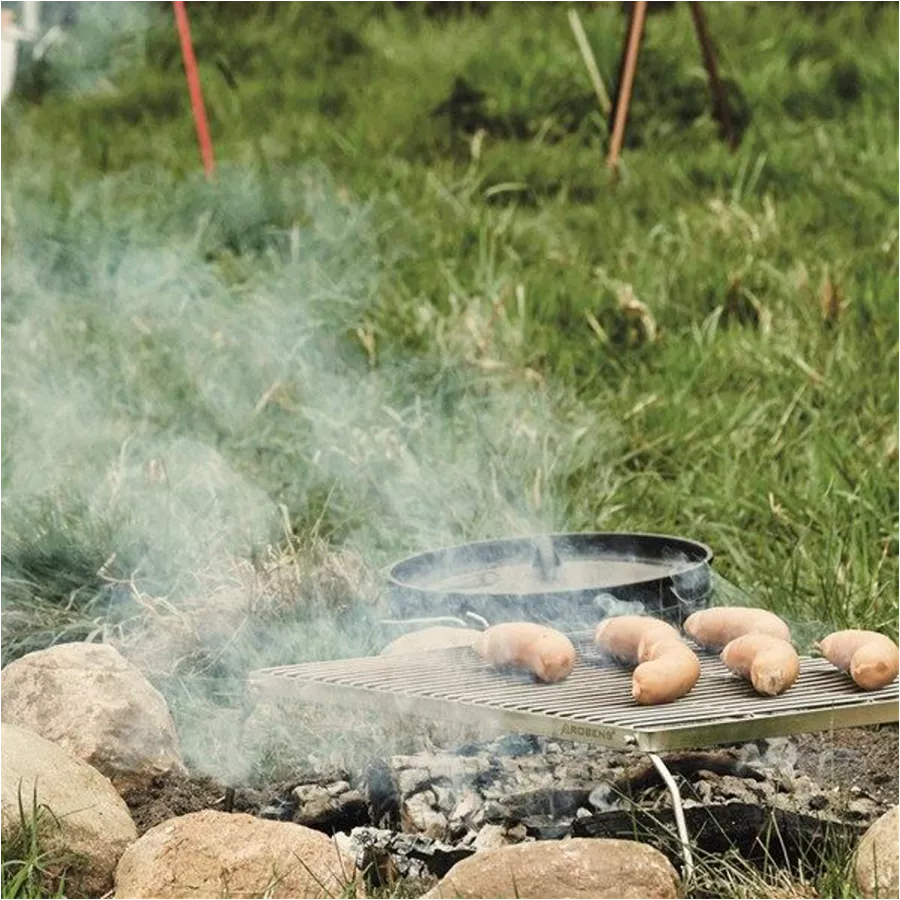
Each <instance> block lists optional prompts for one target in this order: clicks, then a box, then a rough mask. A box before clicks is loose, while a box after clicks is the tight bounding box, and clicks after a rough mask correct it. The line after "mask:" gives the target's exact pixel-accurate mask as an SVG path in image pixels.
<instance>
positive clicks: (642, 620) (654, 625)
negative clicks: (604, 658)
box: [594, 616, 680, 666]
mask: <svg viewBox="0 0 900 900" xmlns="http://www.w3.org/2000/svg"><path fill="white" fill-rule="evenodd" d="M654 637H655V638H656V639H663V638H669V639H674V640H680V635H679V634H678V632H677V631H676V630H675V629H674V628H673V627H672V626H671V625H669V623H668V622H663V621H662V619H654V618H653V617H652V616H610V618H608V619H604V620H603V621H602V622H601V623H600V624H599V625H598V626H597V630H596V632H595V633H594V641H595V643H596V644H597V646H599V647H600V648H601V649H602V650H604V651H606V652H607V653H609V655H610V656H612V657H613V658H614V659H615V660H616V661H617V662H620V663H625V664H626V665H631V666H633V665H634V664H635V663H637V662H638V661H639V658H638V657H639V653H638V651H639V650H640V646H641V641H644V640H646V641H649V640H650V639H651V638H654Z"/></svg>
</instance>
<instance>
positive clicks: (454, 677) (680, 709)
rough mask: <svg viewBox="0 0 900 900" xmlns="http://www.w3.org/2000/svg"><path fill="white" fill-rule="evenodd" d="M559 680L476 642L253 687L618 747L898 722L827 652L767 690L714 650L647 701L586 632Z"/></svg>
mask: <svg viewBox="0 0 900 900" xmlns="http://www.w3.org/2000/svg"><path fill="white" fill-rule="evenodd" d="M574 642H575V644H576V647H577V649H578V664H577V665H576V667H575V670H574V671H573V672H572V674H571V675H570V676H569V677H568V678H567V679H566V680H565V681H563V682H562V683H561V684H536V683H534V682H533V681H532V680H531V679H530V678H527V677H525V676H522V675H519V674H515V673H502V672H497V671H495V670H494V669H493V668H491V667H490V666H489V665H488V664H487V663H484V662H482V661H481V659H480V658H478V656H477V655H476V654H475V652H474V651H473V650H472V649H471V648H455V649H450V650H438V651H431V652H428V653H426V654H422V655H415V654H413V655H409V656H385V657H378V656H376V657H367V658H364V659H344V660H335V661H331V662H317V663H306V664H303V665H294V666H280V667H277V668H272V669H261V670H259V671H257V672H254V673H253V674H252V675H251V684H252V685H253V686H255V687H256V688H258V689H261V690H265V691H266V692H272V693H277V694H279V695H281V696H283V697H286V698H288V699H296V700H299V701H307V702H324V703H333V704H337V705H343V706H357V707H359V706H363V707H367V708H372V707H376V706H377V707H379V708H380V709H382V710H384V711H386V712H388V713H396V714H400V715H418V716H422V717H425V718H430V719H436V720H438V721H448V720H454V721H458V722H464V723H471V724H473V725H483V726H485V727H488V728H494V729H497V730H498V731H519V732H525V733H531V734H543V735H549V736H552V737H557V738H565V739H569V740H579V741H589V742H593V743H600V744H605V745H607V746H611V747H637V748H640V749H642V750H675V749H689V748H701V747H709V746H713V745H715V744H723V743H732V742H742V741H750V740H755V739H757V738H762V737H772V736H774V735H786V734H796V733H798V732H804V731H827V730H831V729H833V728H846V727H850V726H853V725H873V724H877V723H880V722H896V721H897V720H898V704H897V699H898V685H897V682H896V681H895V682H894V683H893V684H891V685H888V686H887V687H886V688H883V689H881V690H879V691H868V692H864V691H861V690H859V689H858V688H857V687H856V686H855V685H854V684H853V682H852V681H851V680H850V678H849V676H847V675H846V674H844V673H841V672H838V671H836V670H835V669H834V668H833V667H832V666H831V665H830V664H829V663H828V662H827V661H825V660H823V659H810V658H808V657H803V658H802V659H801V670H800V671H801V673H800V678H799V680H798V682H797V684H796V685H794V687H793V688H791V689H790V690H789V691H787V692H786V693H785V694H783V695H781V696H780V697H760V696H759V695H758V694H756V693H755V692H754V691H753V689H752V687H750V685H749V684H748V683H747V682H745V681H742V680H740V679H738V678H736V677H735V676H733V675H732V674H731V673H730V672H729V671H728V670H727V669H726V668H725V667H724V665H723V664H722V662H721V661H720V660H719V658H718V657H717V656H713V655H710V654H702V653H701V654H700V659H701V667H702V675H701V678H700V681H699V682H698V683H697V686H696V687H695V688H694V689H693V691H691V693H690V694H688V696H687V697H683V698H682V699H680V700H677V701H675V702H674V703H669V704H665V705H662V706H639V705H638V704H637V703H635V702H634V701H633V700H632V698H631V673H630V672H629V671H628V670H627V669H623V668H621V667H619V666H615V665H612V664H610V663H609V662H608V661H607V660H606V659H604V658H603V657H602V656H601V655H600V654H599V653H598V652H597V651H596V650H595V649H594V648H593V645H592V643H591V641H590V640H589V639H587V638H584V637H576V638H575V640H574Z"/></svg>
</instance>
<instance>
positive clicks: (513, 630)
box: [475, 622, 575, 683]
mask: <svg viewBox="0 0 900 900" xmlns="http://www.w3.org/2000/svg"><path fill="white" fill-rule="evenodd" d="M475 649H476V650H477V651H478V652H479V653H480V654H481V656H482V657H483V658H484V659H485V660H487V662H489V663H491V665H493V666H496V667H497V668H500V669H503V668H513V669H521V670H523V671H526V672H530V673H531V674H532V675H534V677H535V678H536V679H537V680H538V681H545V682H548V683H554V682H557V681H562V680H563V679H564V678H565V677H566V676H567V675H568V674H569V673H570V672H571V671H572V669H573V668H574V667H575V647H574V646H572V642H571V641H570V640H569V639H568V638H567V637H566V636H565V635H564V634H562V633H561V632H559V631H555V630H554V629H553V628H548V627H547V626H545V625H537V624H535V623H534V622H504V623H502V624H500V625H492V626H491V627H490V628H488V629H487V631H485V632H484V633H482V634H481V635H479V638H478V640H477V641H476V643H475Z"/></svg>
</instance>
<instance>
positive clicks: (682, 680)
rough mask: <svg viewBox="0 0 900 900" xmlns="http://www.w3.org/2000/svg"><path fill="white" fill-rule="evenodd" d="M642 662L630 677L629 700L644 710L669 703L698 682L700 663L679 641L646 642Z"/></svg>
mask: <svg viewBox="0 0 900 900" xmlns="http://www.w3.org/2000/svg"><path fill="white" fill-rule="evenodd" d="M642 649H643V651H644V658H643V659H642V660H641V663H640V665H639V666H638V667H637V668H636V669H635V670H634V673H633V674H632V677H631V696H632V697H634V699H635V700H636V701H637V702H638V703H641V704H643V705H645V706H649V705H652V704H657V703H671V702H672V701H673V700H677V699H678V698H679V697H683V696H684V695H685V694H687V693H688V692H689V691H690V690H691V688H693V686H694V685H695V684H696V683H697V680H698V679H699V678H700V660H698V659H697V656H696V654H695V653H694V652H693V650H691V648H690V647H688V645H687V644H685V643H684V641H682V640H681V639H680V638H658V639H656V640H649V641H647V642H646V643H645V644H644V645H643V647H642Z"/></svg>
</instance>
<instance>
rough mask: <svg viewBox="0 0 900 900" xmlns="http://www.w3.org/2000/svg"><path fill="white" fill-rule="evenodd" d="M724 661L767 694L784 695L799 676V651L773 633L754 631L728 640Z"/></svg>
mask: <svg viewBox="0 0 900 900" xmlns="http://www.w3.org/2000/svg"><path fill="white" fill-rule="evenodd" d="M722 662H723V663H725V665H726V667H727V668H728V669H730V670H731V671H732V672H734V674H735V675H740V677H741V678H747V679H749V680H750V683H751V684H752V685H753V688H754V690H755V691H756V692H757V693H758V694H765V695H766V696H768V697H775V696H777V695H778V694H783V693H784V692H785V691H786V690H787V689H788V688H789V687H792V686H793V684H794V683H795V682H796V681H797V679H798V678H799V677H800V657H799V656H798V655H797V651H796V650H795V649H794V648H793V646H792V645H791V644H789V643H788V642H787V641H783V640H781V638H776V637H772V636H771V635H770V634H760V633H759V632H754V633H751V634H744V635H741V636H740V637H739V638H735V639H734V640H733V641H729V642H728V643H727V644H726V645H725V648H724V649H723V650H722Z"/></svg>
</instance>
